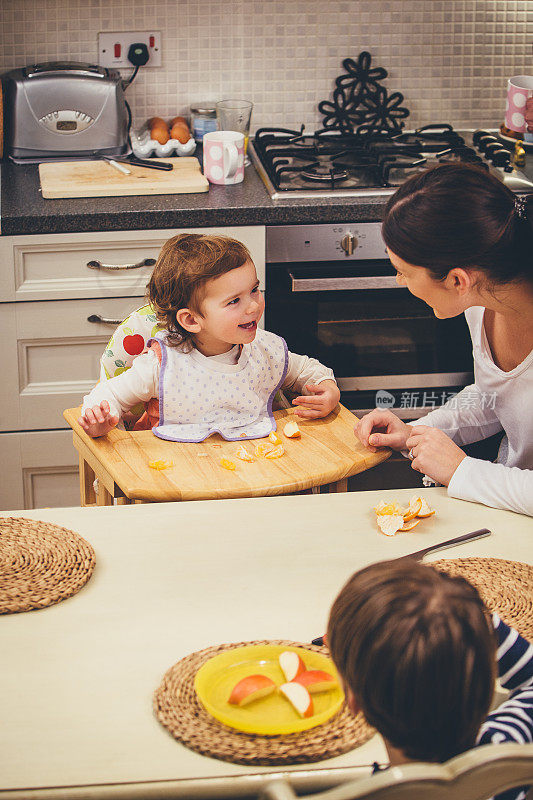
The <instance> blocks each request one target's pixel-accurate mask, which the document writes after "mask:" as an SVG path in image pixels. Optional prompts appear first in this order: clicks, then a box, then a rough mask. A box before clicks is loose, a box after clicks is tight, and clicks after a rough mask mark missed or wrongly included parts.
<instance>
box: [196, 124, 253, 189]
mask: <svg viewBox="0 0 533 800" xmlns="http://www.w3.org/2000/svg"><path fill="white" fill-rule="evenodd" d="M202 145H203V149H204V175H205V177H206V178H207V180H208V181H209V182H210V183H218V184H220V185H222V186H229V185H231V184H234V183H241V182H242V181H243V180H244V134H243V133H239V131H211V133H206V134H205V135H204V138H203V139H202Z"/></svg>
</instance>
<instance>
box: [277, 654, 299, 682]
mask: <svg viewBox="0 0 533 800" xmlns="http://www.w3.org/2000/svg"><path fill="white" fill-rule="evenodd" d="M279 665H280V667H281V671H282V672H283V674H284V675H285V680H286V681H293V680H294V679H295V678H297V677H298V675H301V674H302V672H305V664H304V662H303V661H302V659H301V658H300V656H299V654H298V653H295V652H294V650H284V651H283V653H281V654H280V656H279Z"/></svg>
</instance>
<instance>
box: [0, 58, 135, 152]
mask: <svg viewBox="0 0 533 800" xmlns="http://www.w3.org/2000/svg"><path fill="white" fill-rule="evenodd" d="M2 86H3V93H4V119H5V130H4V143H5V149H6V155H8V156H9V157H10V158H11V159H12V160H13V161H17V162H19V161H30V160H33V161H37V160H42V159H46V158H56V159H57V158H79V157H93V158H94V157H98V156H100V155H109V156H116V155H121V154H123V153H125V152H126V151H127V150H128V131H129V109H127V104H126V100H125V99H124V90H123V85H122V79H121V76H120V73H119V72H118V71H117V70H111V69H107V68H106V67H101V66H98V65H94V64H85V63H81V62H76V61H50V62H47V63H43V64H33V65H31V66H27V67H21V68H19V69H14V70H12V71H11V72H6V73H4V75H3V76H2Z"/></svg>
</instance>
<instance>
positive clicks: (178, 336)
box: [148, 233, 252, 347]
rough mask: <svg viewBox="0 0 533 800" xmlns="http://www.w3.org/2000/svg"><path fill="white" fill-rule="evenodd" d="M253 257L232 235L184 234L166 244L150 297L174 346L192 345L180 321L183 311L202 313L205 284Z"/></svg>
mask: <svg viewBox="0 0 533 800" xmlns="http://www.w3.org/2000/svg"><path fill="white" fill-rule="evenodd" d="M247 261H252V257H251V255H250V252H249V250H248V248H247V247H245V245H244V244H242V242H238V241H237V240H236V239H230V238H229V237H228V236H213V235H210V234H205V233H180V234H179V235H178V236H174V237H172V239H169V240H168V242H165V244H164V245H163V247H162V248H161V252H160V253H159V257H158V259H157V262H156V265H155V267H154V271H153V273H152V277H151V279H150V282H149V284H148V298H149V300H150V303H151V305H152V307H153V309H154V311H155V314H156V317H157V321H158V323H159V325H161V326H162V327H164V328H165V329H166V330H167V331H168V336H167V341H168V343H169V345H171V346H174V347H176V346H178V345H187V344H189V345H190V344H191V340H192V337H193V334H191V333H190V332H189V331H186V330H185V329H184V328H182V327H181V325H179V324H178V322H177V320H176V314H177V312H178V311H179V310H180V308H190V309H192V310H193V311H195V312H196V313H197V314H201V313H202V309H201V304H202V300H203V298H204V295H205V291H204V290H205V285H206V283H207V282H208V281H210V280H212V279H213V278H218V277H220V276H221V275H224V274H225V273H226V272H229V271H230V270H232V269H236V268H237V267H242V265H243V264H245V263H246V262H247Z"/></svg>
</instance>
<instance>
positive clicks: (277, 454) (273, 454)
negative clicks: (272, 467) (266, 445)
mask: <svg viewBox="0 0 533 800" xmlns="http://www.w3.org/2000/svg"><path fill="white" fill-rule="evenodd" d="M284 452H285V449H284V447H283V445H282V444H278V446H277V447H274V449H273V450H270V451H269V452H268V453H265V458H281V456H282V455H283V453H284Z"/></svg>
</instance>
